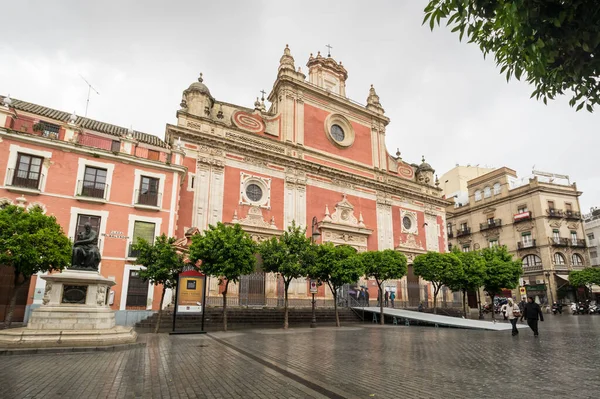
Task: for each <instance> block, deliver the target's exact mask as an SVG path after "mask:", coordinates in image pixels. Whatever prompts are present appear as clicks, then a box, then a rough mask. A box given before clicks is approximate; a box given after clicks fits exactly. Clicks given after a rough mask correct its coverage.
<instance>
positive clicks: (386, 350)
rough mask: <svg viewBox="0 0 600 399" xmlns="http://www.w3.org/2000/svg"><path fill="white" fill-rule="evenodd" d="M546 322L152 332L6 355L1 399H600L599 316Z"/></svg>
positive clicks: (0, 361) (0, 363) (1, 360)
mask: <svg viewBox="0 0 600 399" xmlns="http://www.w3.org/2000/svg"><path fill="white" fill-rule="evenodd" d="M546 320H547V321H546V322H544V323H540V337H539V338H534V337H533V334H532V333H531V331H530V330H520V334H519V336H518V337H512V336H511V335H510V332H492V331H473V330H460V329H452V328H433V327H406V326H383V327H381V326H377V325H371V324H365V325H360V326H357V325H356V324H354V325H352V327H347V328H341V329H336V328H331V327H321V328H316V329H292V330H290V331H283V330H249V331H244V332H240V331H236V332H228V333H224V332H218V333H212V334H209V335H175V336H169V335H167V334H158V335H153V334H144V335H142V336H141V339H142V340H145V342H146V346H140V347H136V348H134V349H129V350H121V351H108V352H100V351H91V352H82V353H70V352H64V353H46V354H28V355H13V356H3V357H0V398H7V399H12V398H173V399H175V398H211V399H228V398H322V397H334V398H344V397H348V398H370V397H375V398H505V397H528V398H563V397H569V398H591V397H597V392H598V391H597V389H598V387H599V386H600V376H599V374H598V372H597V370H598V367H597V364H598V354H599V353H600V350H599V349H600V316H592V315H588V316H571V315H562V316H552V315H547V316H546ZM528 386H529V387H531V386H533V387H534V389H531V390H526V387H528ZM372 395H374V396H372Z"/></svg>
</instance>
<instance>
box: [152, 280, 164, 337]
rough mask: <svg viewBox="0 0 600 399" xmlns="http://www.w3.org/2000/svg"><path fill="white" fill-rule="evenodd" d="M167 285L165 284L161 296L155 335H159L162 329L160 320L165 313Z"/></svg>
mask: <svg viewBox="0 0 600 399" xmlns="http://www.w3.org/2000/svg"><path fill="white" fill-rule="evenodd" d="M165 290H166V288H165V285H164V284H163V290H162V294H160V305H159V308H158V319H157V320H156V327H154V334H158V330H159V329H160V319H161V318H162V313H163V301H164V300H165Z"/></svg>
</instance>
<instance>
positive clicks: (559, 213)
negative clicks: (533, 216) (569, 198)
mask: <svg viewBox="0 0 600 399" xmlns="http://www.w3.org/2000/svg"><path fill="white" fill-rule="evenodd" d="M546 213H547V214H548V217H549V218H562V217H563V216H564V215H565V214H564V212H563V210H562V209H556V208H548V209H546Z"/></svg>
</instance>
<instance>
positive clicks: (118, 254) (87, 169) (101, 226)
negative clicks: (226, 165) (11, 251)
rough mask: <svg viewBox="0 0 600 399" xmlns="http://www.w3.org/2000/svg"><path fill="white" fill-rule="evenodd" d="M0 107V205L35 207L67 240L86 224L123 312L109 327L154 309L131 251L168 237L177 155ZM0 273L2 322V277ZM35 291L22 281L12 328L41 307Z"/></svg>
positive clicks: (95, 128)
mask: <svg viewBox="0 0 600 399" xmlns="http://www.w3.org/2000/svg"><path fill="white" fill-rule="evenodd" d="M0 103H1V104H0V126H1V128H0V204H3V203H12V204H16V205H22V206H25V207H31V206H34V205H39V206H41V207H42V208H43V209H45V210H46V212H47V213H49V214H52V215H54V216H56V218H57V220H58V222H59V223H60V224H61V225H62V226H63V229H64V231H65V233H66V234H67V235H68V236H69V237H71V238H72V239H73V238H74V237H75V236H76V235H77V234H78V233H79V232H80V231H81V229H82V228H83V225H84V224H85V223H86V222H89V223H91V224H92V226H93V228H94V229H95V230H97V231H98V233H99V235H100V242H99V248H100V251H101V254H102V262H101V264H100V273H101V274H102V275H103V276H105V277H109V278H113V279H114V280H115V281H116V283H117V284H116V286H115V289H113V291H112V293H111V298H110V303H111V306H112V308H113V309H115V310H118V311H124V312H118V313H117V317H118V320H119V322H120V323H124V319H125V318H126V317H130V318H131V317H134V318H135V317H141V316H143V315H144V314H147V312H139V311H140V310H144V311H145V310H151V309H157V308H158V303H159V300H160V289H162V287H154V286H151V285H149V284H147V283H143V282H142V281H141V280H140V279H139V277H138V276H137V270H139V269H140V266H138V265H135V264H134V262H133V259H134V255H135V254H134V253H132V251H131V243H132V242H133V240H134V239H135V238H136V237H144V238H146V239H149V240H153V239H154V237H156V236H158V235H160V234H162V233H165V234H167V235H170V236H173V235H174V234H175V231H176V222H177V220H176V215H177V206H178V200H179V190H180V185H181V183H182V179H183V177H184V176H185V167H183V166H182V159H183V158H182V154H183V152H182V151H178V150H173V149H171V148H170V147H169V146H168V145H167V144H166V143H165V142H164V141H162V140H161V139H159V138H158V137H156V136H152V135H149V134H146V133H141V132H137V131H133V130H131V129H130V130H128V129H125V128H122V127H118V126H114V125H110V124H108V123H103V122H98V121H94V120H91V119H86V118H81V117H77V116H76V115H70V114H68V113H66V112H61V111H56V110H53V109H50V108H46V107H42V106H39V105H35V104H31V103H27V102H24V101H19V100H15V99H12V100H11V99H9V98H4V97H0ZM0 273H2V274H4V276H2V277H1V280H0V319H3V317H4V311H5V306H4V305H5V304H6V303H7V297H8V295H9V292H10V289H7V288H8V285H10V284H11V283H10V282H11V280H12V273H10V270H8V268H0ZM7 273H8V274H9V275H6V274H7ZM44 288H45V282H44V280H42V279H39V278H36V277H34V278H33V279H32V281H31V284H30V287H29V292H28V293H27V297H24V298H19V307H18V309H17V310H16V313H17V314H16V315H15V319H16V320H18V319H19V318H22V317H23V316H24V314H25V312H26V307H25V304H27V305H37V304H39V303H41V301H42V297H43V293H44ZM125 311H136V313H138V314H137V315H131V314H129V315H127V313H128V312H125ZM129 322H131V321H129Z"/></svg>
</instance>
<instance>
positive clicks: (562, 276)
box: [555, 274, 569, 281]
mask: <svg viewBox="0 0 600 399" xmlns="http://www.w3.org/2000/svg"><path fill="white" fill-rule="evenodd" d="M555 276H556V277H558V278H561V279H563V280H565V281H569V275H568V274H555Z"/></svg>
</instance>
